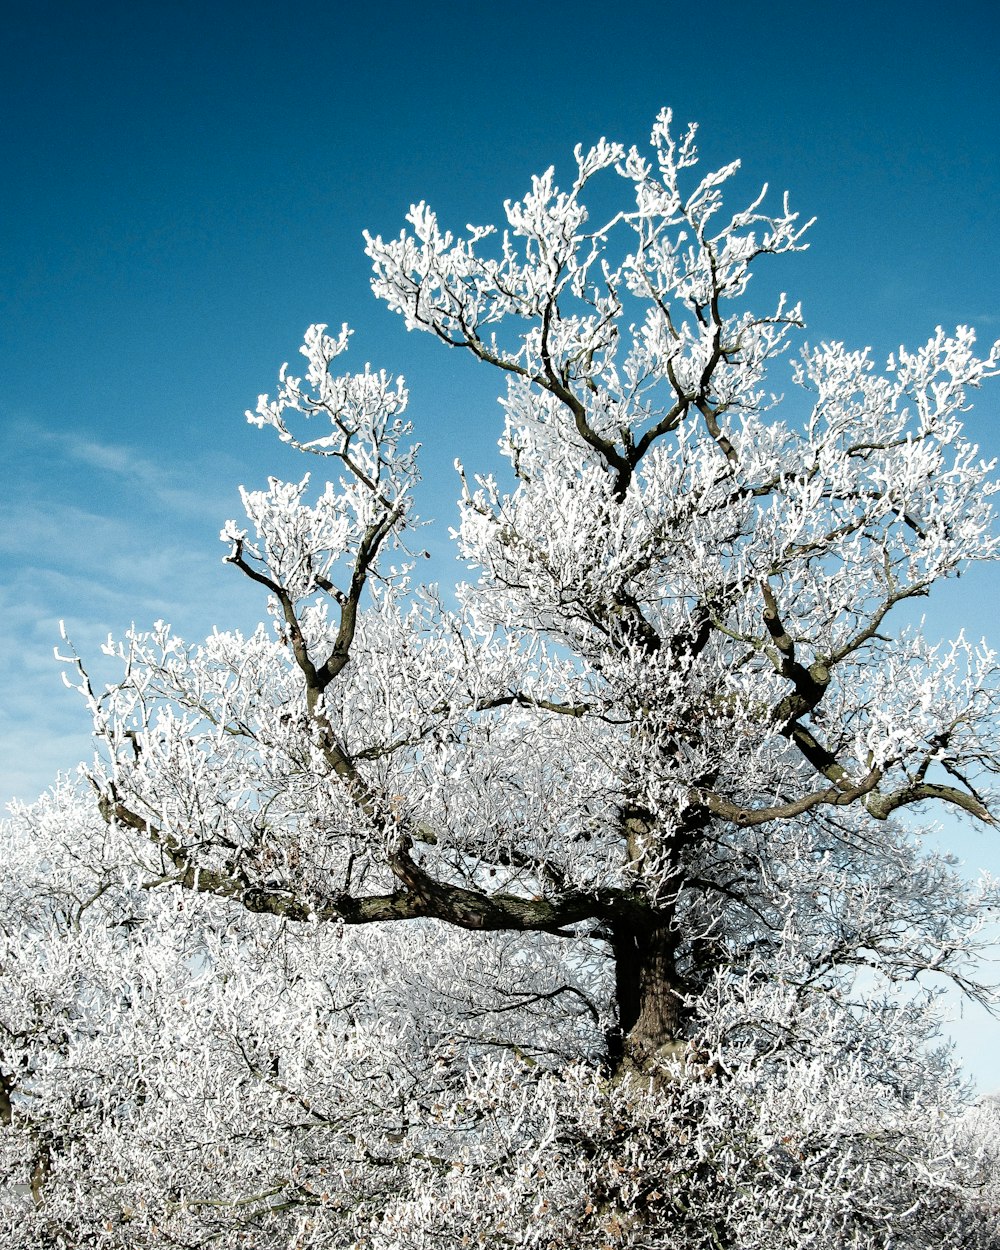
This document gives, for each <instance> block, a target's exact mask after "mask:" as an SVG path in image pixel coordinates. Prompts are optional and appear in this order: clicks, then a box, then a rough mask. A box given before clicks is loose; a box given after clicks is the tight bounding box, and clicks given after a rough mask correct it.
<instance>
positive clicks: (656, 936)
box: [609, 916, 686, 1072]
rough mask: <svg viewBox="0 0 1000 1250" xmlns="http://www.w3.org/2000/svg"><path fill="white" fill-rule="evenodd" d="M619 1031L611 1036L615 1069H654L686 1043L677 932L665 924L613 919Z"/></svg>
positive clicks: (653, 919)
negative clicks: (677, 958) (677, 963)
mask: <svg viewBox="0 0 1000 1250" xmlns="http://www.w3.org/2000/svg"><path fill="white" fill-rule="evenodd" d="M611 945H612V950H613V953H614V957H615V988H616V993H617V999H618V1030H617V1035H616V1036H615V1037H613V1038H612V1039H611V1040H610V1045H609V1052H610V1055H609V1057H610V1059H611V1061H612V1063H613V1064H614V1066H615V1067H616V1068H629V1069H632V1070H638V1071H641V1072H652V1071H653V1069H654V1068H655V1066H656V1062H657V1060H663V1059H667V1058H670V1057H673V1056H676V1055H677V1054H678V1053H679V1051H680V1050H681V1049H682V1048H683V1046H684V1044H685V1040H686V1039H685V1032H684V1029H685V1024H686V1011H685V1007H684V1001H683V996H682V994H681V990H680V978H679V976H678V974H677V966H676V953H677V934H676V933H675V932H673V931H672V930H671V928H670V926H669V924H667V923H663V922H657V920H656V918H655V917H652V916H651V917H649V920H648V922H647V923H636V922H634V921H632V920H629V921H616V922H615V924H614V926H613V929H612V943H611Z"/></svg>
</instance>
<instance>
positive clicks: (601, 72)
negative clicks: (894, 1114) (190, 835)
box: [0, 0, 1000, 1087]
mask: <svg viewBox="0 0 1000 1250" xmlns="http://www.w3.org/2000/svg"><path fill="white" fill-rule="evenodd" d="M18 9H19V11H18V12H15V13H9V14H8V16H7V17H6V18H5V19H4V25H3V28H2V33H3V38H2V39H0V70H2V77H0V84H2V85H0V103H2V109H3V111H2V115H3V117H4V125H3V127H2V128H0V160H2V168H3V170H4V175H5V176H4V180H3V181H4V192H3V204H2V208H0V305H2V331H0V377H2V379H3V385H2V387H0V458H2V459H0V463H2V464H3V465H4V470H5V471H4V480H3V489H2V492H0V556H2V564H0V569H2V572H0V681H2V689H3V692H4V693H3V698H2V700H0V801H2V800H4V799H6V798H7V797H9V796H12V795H17V796H19V797H21V798H24V799H30V798H32V797H34V796H35V795H36V794H37V793H38V792H39V791H40V790H41V789H43V788H44V787H45V786H46V785H47V784H48V782H49V780H50V779H51V778H52V777H53V775H54V774H55V772H56V771H57V770H58V769H60V768H68V767H71V766H73V765H74V764H75V763H76V762H77V761H78V760H80V759H81V758H84V757H85V756H86V755H87V754H88V751H89V742H88V735H87V724H86V715H85V712H84V711H83V709H82V708H80V707H79V706H77V703H76V701H75V700H74V698H73V696H71V695H70V694H69V693H68V692H66V691H65V690H64V689H63V687H62V685H61V682H60V678H59V673H58V669H57V666H56V665H55V664H54V662H53V659H52V648H53V645H54V644H55V643H56V642H57V640H58V621H59V620H60V619H61V618H63V619H65V620H66V621H67V625H68V628H69V630H70V633H71V635H72V636H73V638H74V641H75V642H76V644H77V646H78V648H79V649H80V650H81V652H82V653H84V654H86V655H89V656H92V655H94V654H95V652H96V651H97V648H98V647H99V644H100V642H101V641H103V639H104V638H105V637H106V636H107V634H108V632H109V631H111V632H114V633H120V632H121V631H122V630H123V629H124V628H125V627H127V626H128V624H129V623H130V622H131V621H132V620H135V621H136V622H138V623H140V624H143V623H149V622H152V621H153V620H154V619H156V618H157V617H164V618H165V619H168V620H170V621H171V622H172V623H173V624H174V626H175V627H176V628H177V629H178V631H179V632H180V633H181V634H182V635H184V636H186V637H191V638H197V637H198V636H199V635H201V634H204V633H205V632H207V631H208V630H209V629H210V628H211V627H212V625H215V624H218V625H219V626H222V627H225V626H229V625H234V626H241V627H247V626H249V625H251V624H252V623H253V622H254V621H255V620H256V619H258V616H259V614H260V611H261V604H260V601H259V598H258V596H257V595H256V594H255V593H254V592H253V590H252V588H250V587H248V586H246V585H244V584H242V583H241V581H240V579H239V577H238V575H237V574H236V573H235V571H234V570H232V569H228V568H223V567H222V565H221V564H220V558H221V555H222V554H223V553H222V548H221V546H220V544H219V543H218V539H217V534H218V530H219V527H220V525H221V523H222V521H224V520H225V519H226V518H227V517H229V516H233V515H238V513H239V500H238V496H237V490H236V488H237V485H238V484H239V483H245V484H247V485H248V486H251V487H253V486H258V485H260V484H261V483H262V481H263V479H264V478H265V477H266V475H267V474H268V473H269V472H274V473H277V474H279V475H286V476H290V475H292V474H297V473H300V472H301V467H300V466H299V465H298V464H296V463H295V462H294V460H293V459H291V458H290V456H289V455H288V454H287V453H286V452H285V451H284V449H282V448H280V447H278V446H277V445H276V443H275V440H274V439H273V438H271V437H269V436H268V435H267V434H266V433H261V432H259V431H256V430H254V429H252V428H251V427H249V426H248V425H246V423H245V421H244V419H243V412H244V409H246V408H247V407H252V406H253V405H254V403H255V402H256V397H257V395H258V393H259V392H261V391H267V390H273V388H274V379H275V375H276V372H277V368H278V366H279V365H280V363H281V362H282V361H283V360H288V359H292V358H294V357H295V353H296V350H297V346H298V344H299V342H300V341H301V335H302V332H303V330H304V329H305V327H306V326H307V325H308V324H309V323H310V322H313V321H327V322H329V323H330V324H332V325H334V326H338V325H339V324H340V323H341V322H342V321H344V320H347V321H349V322H350V323H351V324H352V326H354V327H355V328H356V335H355V338H354V342H353V347H352V351H351V354H350V357H349V359H351V358H353V362H354V363H355V364H361V363H363V362H364V360H366V359H370V360H371V361H372V362H373V363H374V364H376V365H377V366H380V367H386V368H388V369H390V370H396V371H401V372H403V373H405V375H406V377H407V379H408V381H409V383H410V385H411V388H412V391H413V403H412V415H413V418H414V421H415V423H416V425H417V429H418V437H419V438H420V439H421V441H422V442H423V443H424V445H425V453H424V458H423V468H424V474H425V488H424V494H423V497H422V501H421V511H422V513H423V514H425V515H433V516H436V517H438V518H440V521H441V524H440V527H439V528H438V529H437V530H436V531H432V533H431V535H430V538H431V542H432V543H433V544H437V543H442V544H443V542H444V538H445V534H446V527H447V524H448V522H449V521H450V520H451V518H452V513H453V501H454V499H455V496H456V493H457V491H456V488H455V484H454V481H453V480H452V476H451V472H450V466H451V463H452V461H453V459H454V457H455V456H456V455H460V456H462V457H463V458H464V459H465V460H466V462H467V463H468V465H469V467H470V468H472V466H474V465H485V464H487V463H488V462H489V461H490V459H491V456H492V448H493V445H494V443H495V439H496V436H497V433H498V429H499V427H498V409H497V408H496V403H495V400H496V394H497V391H496V379H495V378H492V377H486V376H483V375H482V371H481V370H477V369H476V368H475V366H474V364H473V363H472V362H470V361H468V360H464V359H460V358H459V357H457V356H446V355H444V354H443V352H442V350H441V349H440V348H439V347H438V346H437V345H436V344H434V343H432V342H431V341H430V340H429V339H427V338H425V337H423V336H412V335H411V336H407V335H406V334H405V333H404V331H403V328H402V325H401V324H400V322H399V321H398V319H397V318H394V317H393V316H392V315H391V314H390V313H388V312H387V311H386V309H385V308H384V307H382V306H381V305H378V304H376V303H375V301H374V300H373V299H372V297H371V295H370V293H369V291H368V268H367V265H366V262H365V257H364V254H363V244H362V241H361V232H362V230H363V229H365V228H367V229H369V230H371V231H372V232H381V233H383V234H391V233H396V232H397V231H398V230H399V229H400V228H401V225H402V220H403V215H404V213H405V212H406V209H407V208H408V206H409V204H410V203H411V202H413V201H415V200H420V199H426V200H427V201H428V202H430V203H431V204H432V205H433V206H434V207H435V208H437V209H438V210H439V212H440V213H441V215H442V217H443V218H444V219H445V222H446V223H448V224H451V225H454V226H457V227H459V228H461V226H463V225H464V224H465V223H466V222H469V221H472V222H489V221H495V220H497V218H498V216H499V213H500V211H501V204H502V201H503V200H504V198H507V197H514V196H519V195H520V194H521V193H522V192H523V191H524V190H525V189H526V188H527V185H528V181H529V178H530V175H531V174H532V173H537V172H541V171H542V170H543V169H544V168H546V167H547V166H548V165H549V164H552V163H555V164H556V166H557V169H558V168H559V167H560V166H561V167H562V168H563V169H565V168H566V161H567V159H568V157H569V155H570V152H571V150H572V146H573V144H574V143H576V142H584V143H589V142H591V141H593V140H594V139H596V138H597V137H599V136H600V135H607V136H608V137H609V138H614V139H620V140H623V141H625V142H636V143H643V142H644V141H645V138H646V137H647V135H648V130H649V126H650V124H651V122H652V120H653V118H654V116H655V114H656V112H657V111H658V110H659V109H660V108H661V107H662V106H664V105H670V106H671V107H672V108H673V110H674V113H675V116H676V117H677V118H678V120H680V121H687V120H694V121H697V122H699V124H700V126H701V141H700V146H701V150H702V153H703V157H704V160H705V162H706V164H721V163H723V162H726V161H728V160H730V159H733V158H734V157H740V158H742V159H743V162H744V175H743V176H742V180H741V182H740V188H741V190H743V191H745V192H746V193H747V195H748V196H749V195H750V194H751V193H752V192H753V191H755V190H756V189H757V186H758V185H759V184H760V183H761V182H763V181H765V180H766V181H768V182H770V184H771V187H772V189H773V190H774V191H775V192H776V193H780V192H781V191H783V190H785V189H786V188H787V189H788V190H789V191H790V192H791V196H792V203H793V205H794V206H795V207H797V208H799V209H800V210H801V211H802V213H803V215H804V216H806V217H808V216H813V215H815V216H816V217H817V219H818V220H817V224H816V225H815V227H814V228H813V231H812V235H811V242H812V246H811V248H810V250H809V251H808V252H806V253H805V254H803V255H802V256H799V257H796V258H791V259H789V260H786V261H785V262H783V268H782V270H781V273H780V275H779V276H778V277H777V279H776V280H777V281H778V282H779V284H780V285H781V286H782V287H784V288H786V289H788V290H789V291H790V293H792V294H793V295H794V296H795V297H796V298H801V299H802V301H803V303H804V309H805V314H806V319H807V321H808V326H809V329H808V336H809V338H810V339H813V340H818V339H823V338H836V339H844V340H846V341H847V342H849V343H850V344H851V345H853V346H862V345H866V344H872V345H873V346H874V347H875V349H876V352H877V354H878V355H880V356H884V355H886V354H887V353H888V352H889V351H891V350H892V349H893V348H895V347H896V346H897V345H898V344H899V343H900V342H905V343H908V344H910V345H915V344H917V343H919V342H921V341H924V340H925V339H926V338H927V337H928V335H929V334H930V333H931V331H932V330H933V328H934V327H935V326H936V325H937V324H943V325H944V326H945V327H946V328H948V327H953V326H954V325H955V324H957V323H960V322H962V323H969V324H972V325H974V326H976V327H977V328H978V330H979V332H980V337H981V339H982V340H983V341H984V342H985V341H986V340H989V339H992V338H995V337H997V336H998V335H1000V300H998V297H997V285H998V278H1000V232H998V230H997V204H998V203H1000V195H998V192H1000V161H998V160H997V156H996V149H997V146H998V140H1000V89H998V87H997V73H996V65H997V58H998V54H1000V16H998V12H1000V11H998V10H997V8H996V6H995V4H992V3H987V2H986V0H983V2H977V3H969V2H963V0H957V2H956V3H952V4H951V5H949V6H948V8H947V10H945V9H944V7H943V6H939V5H938V4H929V3H927V4H925V3H920V2H919V0H918V2H910V3H906V4H904V3H901V2H899V3H883V2H880V0H873V2H870V3H865V4H861V3H854V2H853V0H848V2H847V3H839V4H828V3H804V2H803V3H798V4H791V3H787V2H786V0H777V2H775V3H771V4H768V5H747V4H745V3H730V2H728V0H718V2H717V3H715V4H712V5H710V6H709V5H692V4H690V3H686V4H679V3H674V0H661V2H660V3H652V2H649V0H636V2H634V3H632V4H629V5H598V4H591V3H588V2H587V0H581V2H579V3H575V4H570V3H565V2H564V0H550V2H549V3H546V4H539V3H537V0H534V2H532V3H527V2H522V0H512V2H510V3H508V4H506V5H504V6H485V5H474V4H469V3H466V2H463V3H453V2H452V0H439V2H438V3H428V4H425V5H423V6H415V5H411V4H402V3H398V2H397V0H386V2H384V3H381V4H378V5H370V6H359V5H346V4H338V3H333V4H328V5H326V6H316V5H305V4H301V5H300V4H282V5H280V6H279V5H277V4H263V3H257V2H255V0H248V2H247V3H242V4H239V5H235V4H230V3H216V4H211V3H208V4H204V3H199V4H193V3H188V2H186V0H175V2H174V3H171V4H170V5H160V4H156V5H154V4H150V3H144V2H143V0H133V2H132V3H118V2H111V3H104V4H101V5H98V6H93V5H84V4H82V3H75V2H72V0H60V2H59V3H52V2H47V0H35V2H34V3H33V4H32V5H31V6H27V5H24V6H18ZM998 409H1000V387H997V386H994V387H993V388H992V389H988V390H987V391H985V392H984V393H983V394H982V396H981V397H980V399H979V404H978V407H977V410H976V412H975V413H974V414H973V416H972V418H971V420H970V425H971V427H972V429H973V432H974V434H975V436H976V438H977V439H978V440H979V441H980V443H981V444H982V446H983V448H984V451H987V452H988V453H989V454H990V455H994V454H997V453H998V452H1000V432H998V426H997V413H998ZM998 610H1000V593H998V583H997V577H996V573H995V572H994V571H992V570H979V571H977V572H976V573H974V574H972V575H970V576H969V577H968V578H965V579H963V580H962V581H961V582H959V583H957V584H955V585H953V586H949V587H946V588H945V593H944V594H943V595H942V596H941V601H940V603H939V604H938V605H937V606H936V607H935V608H934V614H933V615H932V617H931V628H932V629H933V630H936V631H937V632H940V633H942V634H944V633H948V632H953V631H954V630H956V629H957V628H958V627H960V626H961V625H965V626H967V628H968V629H969V631H970V632H972V633H974V634H976V635H977V636H981V635H986V636H987V637H988V638H991V640H992V641H993V642H994V644H997V645H1000V634H998V631H997V628H996V615H997V612H998ZM943 836H944V838H945V840H946V841H948V843H949V845H954V846H955V847H956V849H957V850H958V851H959V853H960V854H961V855H962V856H963V857H964V858H965V859H966V860H967V861H968V863H969V864H970V868H972V867H975V866H987V867H991V868H992V869H993V870H994V871H996V872H1000V850H998V848H997V844H996V842H995V841H994V840H991V839H989V838H987V837H985V836H984V835H979V834H976V833H974V832H972V831H967V830H962V829H958V828H955V827H953V826H949V827H948V828H947V829H946V831H945V834H944V835H943ZM958 1031H959V1033H960V1035H961V1037H960V1040H961V1045H962V1047H963V1053H964V1054H965V1055H966V1056H967V1059H968V1062H969V1065H970V1070H972V1071H973V1072H974V1073H975V1074H976V1075H977V1077H978V1079H979V1080H980V1082H981V1083H982V1084H983V1085H984V1086H987V1087H994V1086H998V1085H1000V1073H997V1072H994V1071H993V1067H992V1062H993V1061H992V1060H991V1057H990V1056H991V1051H995V1052H998V1053H1000V1026H998V1025H997V1024H995V1023H988V1022H986V1021H985V1020H984V1019H982V1018H981V1017H980V1016H978V1015H977V1016H975V1018H973V1017H967V1018H966V1019H965V1021H964V1022H963V1023H962V1024H961V1025H960V1026H959V1030H958Z"/></svg>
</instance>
